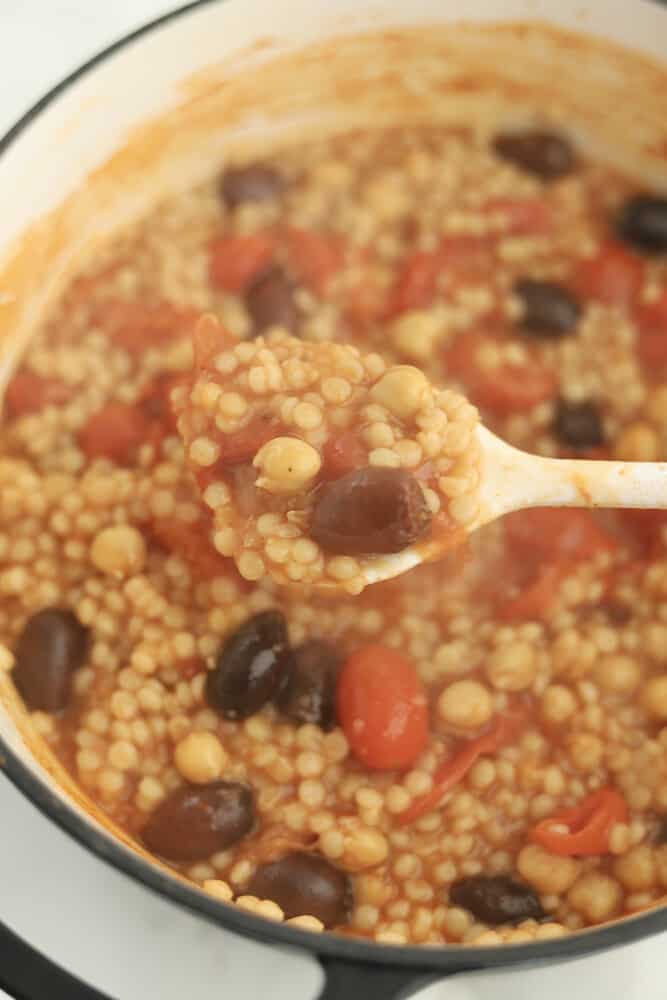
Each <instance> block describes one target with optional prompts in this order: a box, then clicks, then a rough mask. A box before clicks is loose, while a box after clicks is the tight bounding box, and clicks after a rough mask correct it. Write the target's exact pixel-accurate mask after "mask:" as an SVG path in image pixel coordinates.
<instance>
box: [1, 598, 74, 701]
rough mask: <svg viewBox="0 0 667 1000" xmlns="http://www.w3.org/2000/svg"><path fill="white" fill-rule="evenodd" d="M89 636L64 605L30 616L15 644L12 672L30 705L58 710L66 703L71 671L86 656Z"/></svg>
mask: <svg viewBox="0 0 667 1000" xmlns="http://www.w3.org/2000/svg"><path fill="white" fill-rule="evenodd" d="M89 636H90V633H89V631H88V629H87V628H85V627H84V626H83V625H82V624H81V622H80V621H79V620H78V618H77V617H76V615H75V614H74V613H73V612H72V611H68V610H67V609H65V608H45V609H44V610H43V611H38V612H37V614H36V615H33V616H32V618H29V619H28V621H27V622H26V624H25V625H24V627H23V631H22V632H21V635H20V636H19V640H18V642H17V644H16V649H15V651H14V652H15V656H16V665H15V667H14V671H13V674H12V676H13V678H14V683H15V684H16V687H17V688H18V690H19V692H20V694H21V695H22V697H23V700H24V701H25V703H26V705H27V706H28V708H30V709H40V710H41V711H43V712H59V711H60V710H61V709H63V708H65V707H66V706H67V704H68V702H69V699H70V694H71V686H72V674H73V673H74V671H75V670H78V668H79V667H80V666H81V665H82V663H83V661H84V660H85V658H86V655H87V653H88V644H89Z"/></svg>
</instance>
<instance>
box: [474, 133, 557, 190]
mask: <svg viewBox="0 0 667 1000" xmlns="http://www.w3.org/2000/svg"><path fill="white" fill-rule="evenodd" d="M493 148H494V150H495V151H496V153H497V154H498V156H500V157H501V159H503V160H508V161H509V162H510V163H513V164H514V166H515V167H519V168H520V169H521V170H525V171H526V173H529V174H534V175H535V176H536V177H540V178H541V179H542V180H544V181H551V180H554V179H555V178H556V177H563V176H564V175H565V174H569V173H570V171H572V170H574V168H575V166H576V163H577V158H576V155H575V152H574V149H573V148H572V146H571V144H570V143H569V142H568V140H567V139H565V138H564V137H563V136H562V135H557V134H556V133H555V132H545V131H543V130H534V131H533V130H531V131H527V132H501V133H500V135H497V136H496V137H495V139H494V140H493Z"/></svg>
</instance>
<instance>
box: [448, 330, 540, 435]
mask: <svg viewBox="0 0 667 1000" xmlns="http://www.w3.org/2000/svg"><path fill="white" fill-rule="evenodd" d="M494 339H495V340H496V341H497V342H498V343H501V341H500V339H499V338H494V337H493V336H490V335H488V334H485V333H483V332H481V331H474V330H473V331H470V332H469V333H462V334H460V335H459V336H458V337H457V338H456V340H455V341H454V343H453V344H452V346H451V347H450V348H449V349H448V350H447V351H446V352H445V355H444V360H445V366H446V370H447V373H448V374H451V375H454V376H456V377H457V378H460V379H461V380H462V381H463V382H464V383H465V385H466V388H467V390H468V394H469V396H470V398H471V399H472V401H473V402H474V403H475V404H476V405H477V406H481V407H482V408H484V409H487V410H490V411H491V413H493V414H495V415H497V416H507V415H509V414H512V413H526V412H528V411H529V410H531V409H532V408H533V407H534V406H538V405H539V404H540V403H543V402H545V401H546V400H548V399H553V397H554V396H555V395H556V394H557V392H558V378H557V376H556V374H555V372H553V371H552V370H551V369H550V368H547V367H546V366H545V365H543V364H541V363H540V362H539V361H537V360H535V361H533V362H531V363H529V364H527V365H516V364H501V365H499V366H498V367H497V368H493V369H485V368H481V367H480V366H479V361H478V352H479V349H480V348H481V347H482V346H483V345H484V344H491V343H493V342H494Z"/></svg>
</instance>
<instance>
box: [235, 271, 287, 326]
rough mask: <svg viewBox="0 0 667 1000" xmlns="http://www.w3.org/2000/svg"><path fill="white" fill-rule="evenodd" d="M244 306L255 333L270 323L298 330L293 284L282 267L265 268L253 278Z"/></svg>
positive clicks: (270, 324)
mask: <svg viewBox="0 0 667 1000" xmlns="http://www.w3.org/2000/svg"><path fill="white" fill-rule="evenodd" d="M245 305H246V309H247V310H248V313H249V314H250V318H251V320H252V322H253V332H254V333H255V335H256V336H258V335H259V334H260V333H262V332H263V331H264V330H266V329H268V328H269V327H271V326H282V327H285V328H286V329H288V330H289V331H290V332H291V333H294V332H295V331H296V328H297V326H298V322H299V310H298V309H297V305H296V302H295V300H294V284H293V282H292V281H291V280H290V278H289V277H288V276H287V275H286V274H285V272H284V271H283V270H281V268H279V267H273V268H271V270H270V271H265V272H264V273H263V274H260V276H259V277H258V278H256V279H255V281H253V283H252V284H251V285H250V288H249V289H248V291H247V292H246V295H245Z"/></svg>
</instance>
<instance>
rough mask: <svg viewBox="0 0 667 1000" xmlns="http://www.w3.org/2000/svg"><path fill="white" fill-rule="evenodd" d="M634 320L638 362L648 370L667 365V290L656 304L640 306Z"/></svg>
mask: <svg viewBox="0 0 667 1000" xmlns="http://www.w3.org/2000/svg"><path fill="white" fill-rule="evenodd" d="M636 320H637V326H638V327H639V339H638V343H637V353H638V354H639V358H640V360H641V361H642V362H643V363H644V364H645V365H646V366H647V367H649V368H654V367H662V366H663V365H665V364H667V290H665V291H664V292H663V293H662V295H661V297H660V298H659V299H658V300H657V301H656V302H651V303H650V304H647V305H642V306H640V307H639V308H638V309H637V313H636Z"/></svg>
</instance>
